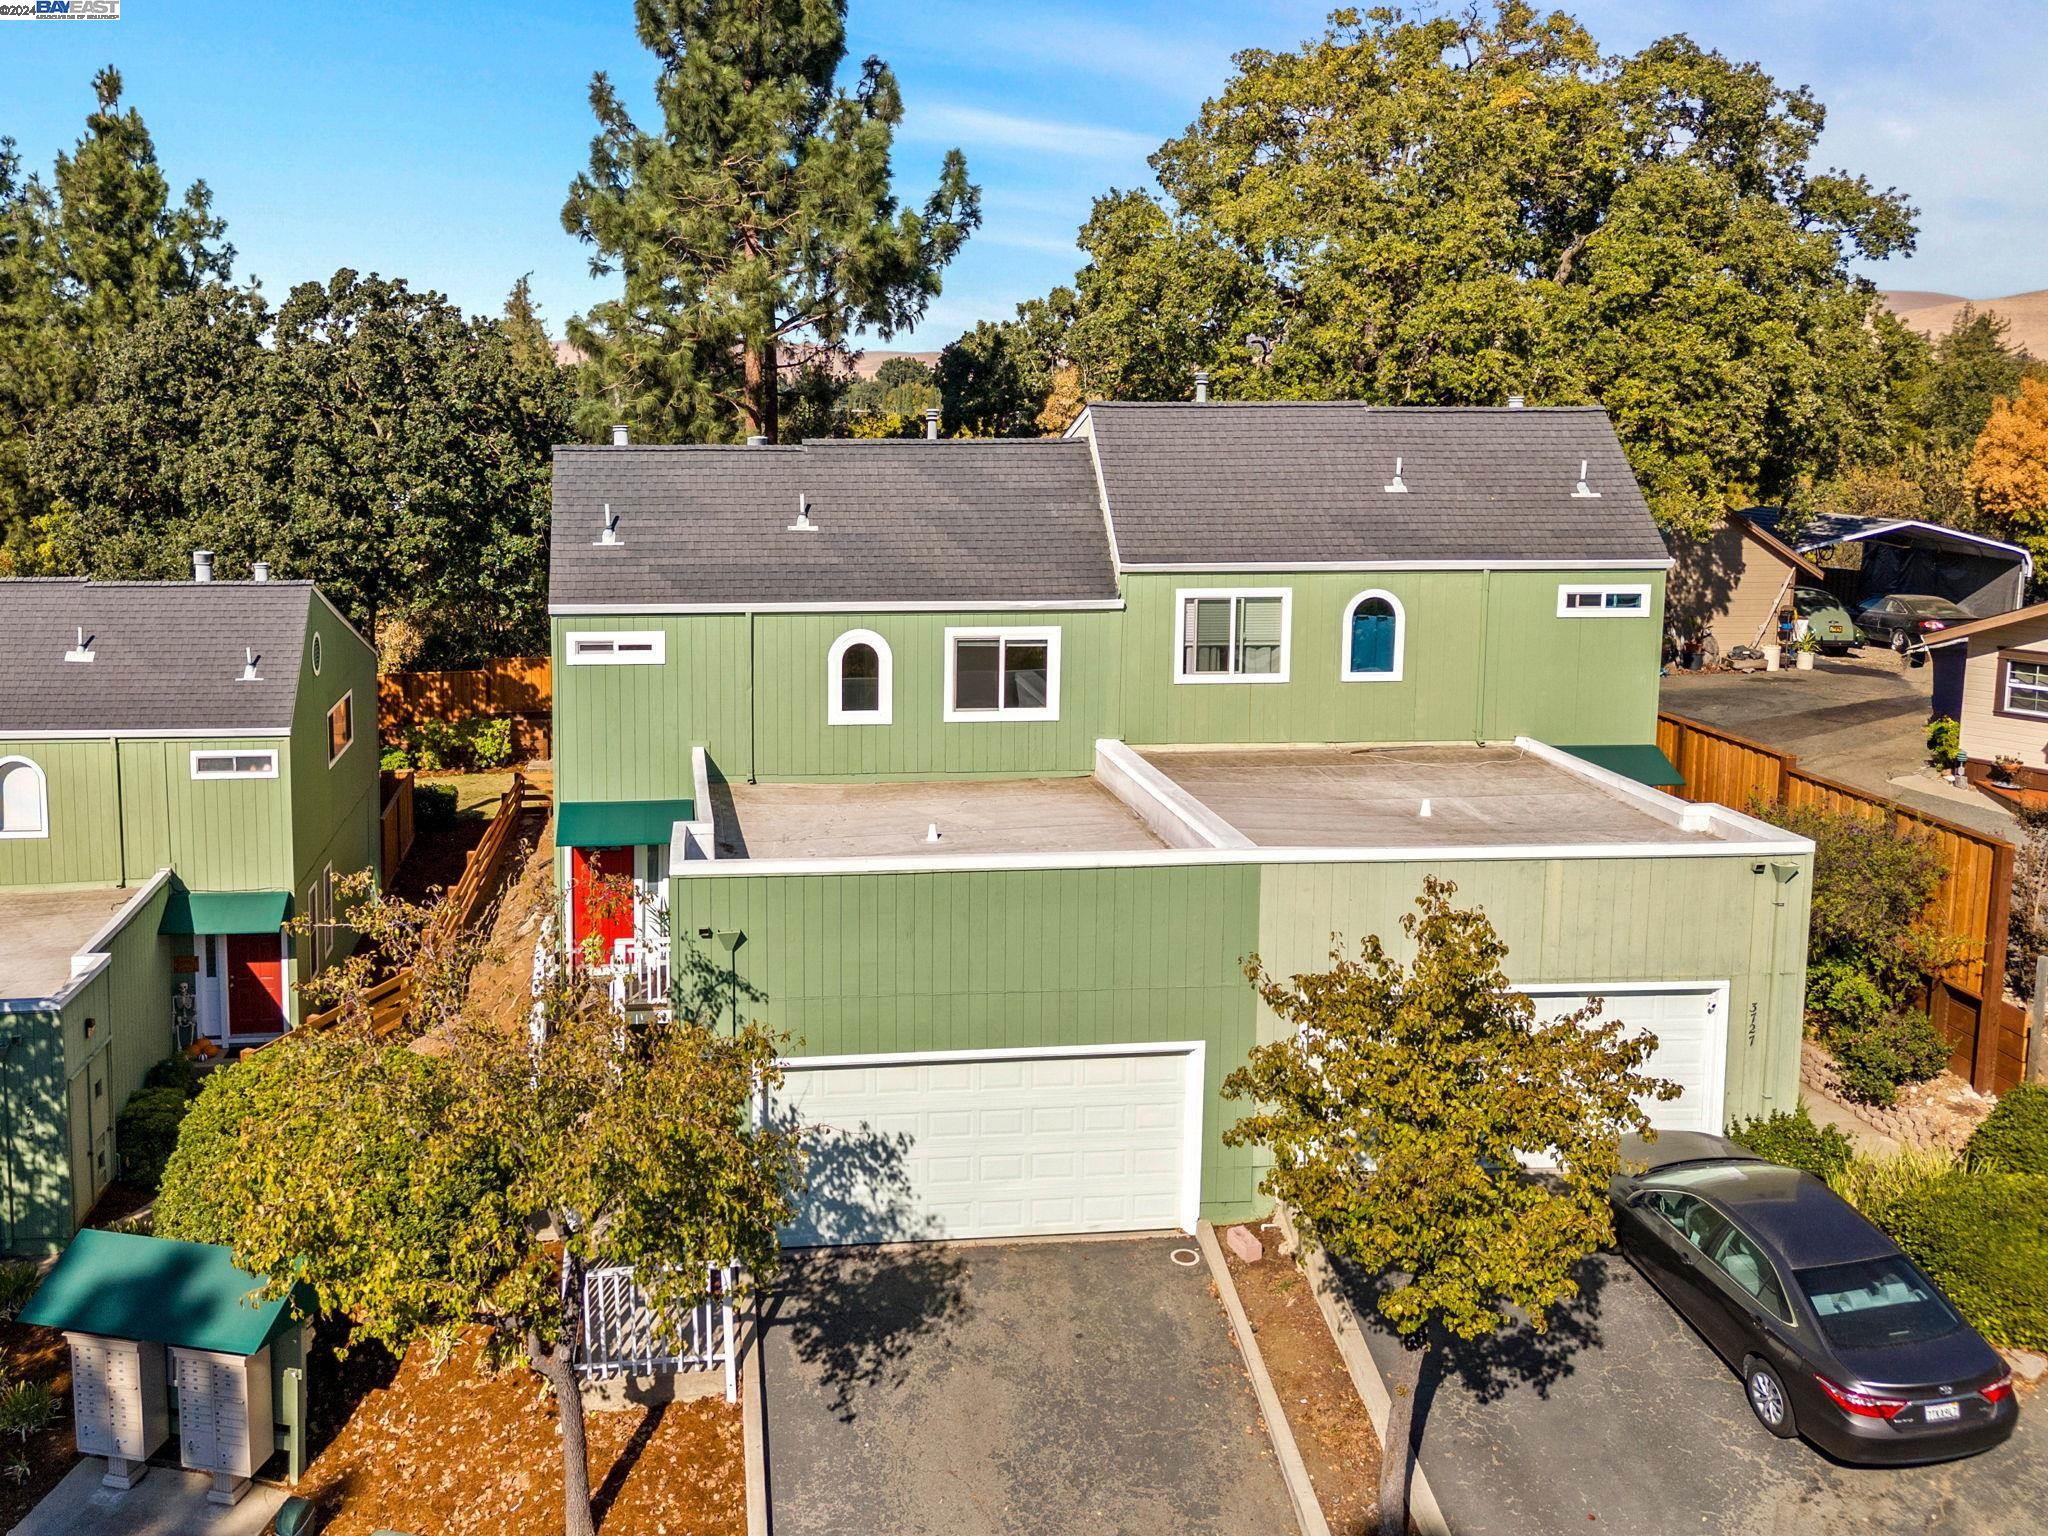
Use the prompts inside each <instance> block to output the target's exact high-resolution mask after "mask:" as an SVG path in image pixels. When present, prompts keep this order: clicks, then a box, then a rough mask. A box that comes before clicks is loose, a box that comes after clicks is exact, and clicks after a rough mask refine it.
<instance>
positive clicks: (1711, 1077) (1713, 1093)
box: [1508, 977, 1733, 1136]
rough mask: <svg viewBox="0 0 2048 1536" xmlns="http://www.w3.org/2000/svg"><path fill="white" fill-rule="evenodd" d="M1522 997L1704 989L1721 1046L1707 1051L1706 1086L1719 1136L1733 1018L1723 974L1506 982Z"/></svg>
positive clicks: (1724, 1109) (1723, 1122) (1724, 1115)
mask: <svg viewBox="0 0 2048 1536" xmlns="http://www.w3.org/2000/svg"><path fill="white" fill-rule="evenodd" d="M1508 985H1509V986H1510V987H1512V988H1513V989H1514V990H1515V991H1517V992H1519V993H1521V994H1522V995H1523V996H1524V997H1528V998H1537V997H1570V996H1575V995H1577V996H1585V997H1649V996H1658V995H1664V994H1669V993H1673V992H1704V993H1706V994H1707V995H1708V996H1710V997H1712V998H1713V1000H1714V1009H1713V1011H1714V1012H1715V1013H1716V1015H1718V1017H1719V1018H1720V1020H1721V1049H1720V1050H1718V1051H1714V1052H1712V1053H1710V1056H1709V1060H1708V1069H1707V1077H1708V1081H1707V1084H1706V1089H1707V1093H1708V1097H1709V1099H1710V1100H1711V1105H1712V1109H1713V1115H1712V1117H1711V1118H1712V1121H1713V1123H1714V1125H1716V1126H1717V1127H1719V1129H1717V1130H1715V1131H1713V1132H1711V1133H1710V1134H1712V1135H1716V1136H1719V1135H1722V1134H1724V1133H1725V1132H1726V1130H1727V1126H1728V1042H1729V1038H1730V1035H1729V1032H1730V1030H1731V1028H1732V1026H1733V1020H1731V1019H1730V1018H1729V1016H1728V999H1729V997H1730V995H1731V989H1730V987H1729V984H1728V981H1727V979H1726V978H1725V977H1719V978H1713V979H1709V980H1701V981H1685V980H1681V979H1679V978H1677V977H1672V978H1670V979H1669V980H1664V981H1535V982H1529V983H1527V984H1526V985H1525V984H1523V983H1521V982H1516V981H1510V982H1509V983H1508Z"/></svg>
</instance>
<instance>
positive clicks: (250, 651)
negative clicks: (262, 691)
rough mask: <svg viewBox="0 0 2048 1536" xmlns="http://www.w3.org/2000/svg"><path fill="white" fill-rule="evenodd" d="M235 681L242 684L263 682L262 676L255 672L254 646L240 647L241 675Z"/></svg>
mask: <svg viewBox="0 0 2048 1536" xmlns="http://www.w3.org/2000/svg"><path fill="white" fill-rule="evenodd" d="M236 681H237V682H242V683H260V682H262V681H263V678H262V675H261V674H260V673H258V672H257V670H256V648H255V647H254V646H250V645H245V646H243V647H242V675H241V676H240V677H239V678H237V679H236Z"/></svg>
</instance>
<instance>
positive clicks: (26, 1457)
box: [0, 1323, 78, 1531]
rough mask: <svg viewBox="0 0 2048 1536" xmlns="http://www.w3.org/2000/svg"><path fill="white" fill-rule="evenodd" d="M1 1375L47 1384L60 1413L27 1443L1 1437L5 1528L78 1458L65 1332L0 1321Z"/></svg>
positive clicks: (0, 1503) (0, 1523)
mask: <svg viewBox="0 0 2048 1536" xmlns="http://www.w3.org/2000/svg"><path fill="white" fill-rule="evenodd" d="M0 1377H4V1378H5V1380H6V1382H7V1383H8V1384H10V1385H12V1384H15V1383H22V1382H33V1381H40V1382H44V1383H47V1384H48V1386H49V1388H50V1390H51V1391H52V1392H54V1393H56V1394H57V1417H56V1419H55V1420H54V1421H53V1422H52V1424H51V1426H50V1428H48V1429H46V1430H44V1431H43V1432H42V1433H41V1434H38V1435H31V1436H30V1437H29V1438H28V1439H27V1440H26V1441H21V1440H16V1439H14V1438H13V1437H12V1436H7V1437H5V1438H4V1439H0V1474H4V1475H0V1531H5V1530H12V1529H13V1528H14V1525H15V1523H16V1522H17V1521H19V1520H21V1519H22V1518H23V1517H24V1516H26V1515H27V1514H28V1512H29V1511H30V1510H32V1509H34V1508H35V1507H36V1505H37V1504H38V1503H40V1502H41V1501H42V1497H43V1495H44V1494H46V1493H48V1492H49V1491H50V1490H51V1489H52V1488H54V1487H56V1486H57V1485H58V1484H59V1483H61V1482H62V1481H63V1480H64V1474H65V1473H67V1472H69V1471H70V1470H71V1467H72V1464H73V1463H74V1462H75V1461H76V1460H77V1459H78V1458H77V1450H76V1447H75V1446H74V1445H73V1442H72V1438H71V1351H70V1349H69V1348H67V1347H66V1345H65V1343H64V1335H63V1334H61V1333H58V1332H56V1331H54V1330H53V1329H49V1328H31V1327H29V1326H28V1325H27V1324H25V1323H0ZM10 1469H11V1470H10ZM18 1473H25V1474H26V1475H25V1476H18V1475H17V1474H18Z"/></svg>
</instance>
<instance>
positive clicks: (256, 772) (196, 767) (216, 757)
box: [192, 748, 277, 779]
mask: <svg viewBox="0 0 2048 1536" xmlns="http://www.w3.org/2000/svg"><path fill="white" fill-rule="evenodd" d="M192 777H193V778H195V779H274V778H276V777H277V753H276V751H275V750H274V749H270V748H266V749H264V750H263V751H261V752H251V751H242V750H237V751H232V752H228V751H217V752H209V751H206V750H205V749H204V748H202V749H200V750H198V751H196V752H194V753H193V754H192Z"/></svg>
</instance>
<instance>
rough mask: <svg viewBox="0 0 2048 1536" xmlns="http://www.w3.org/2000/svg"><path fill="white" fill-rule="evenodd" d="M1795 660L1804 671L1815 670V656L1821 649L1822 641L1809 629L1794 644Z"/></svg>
mask: <svg viewBox="0 0 2048 1536" xmlns="http://www.w3.org/2000/svg"><path fill="white" fill-rule="evenodd" d="M1792 651H1793V661H1794V663H1795V664H1796V665H1797V666H1798V668H1799V670H1800V671H1802V672H1811V671H1812V670H1813V658H1814V656H1815V655H1816V654H1818V653H1819V651H1820V641H1818V640H1816V639H1815V638H1814V637H1813V634H1812V633H1811V632H1810V631H1809V632H1808V633H1806V634H1803V635H1801V636H1800V637H1799V638H1798V639H1797V640H1796V641H1794V642H1793V644H1792Z"/></svg>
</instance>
